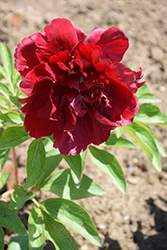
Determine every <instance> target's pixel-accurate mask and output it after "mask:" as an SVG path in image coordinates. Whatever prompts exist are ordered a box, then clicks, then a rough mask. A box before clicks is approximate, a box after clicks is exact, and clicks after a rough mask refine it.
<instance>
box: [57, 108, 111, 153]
mask: <svg viewBox="0 0 167 250" xmlns="http://www.w3.org/2000/svg"><path fill="white" fill-rule="evenodd" d="M81 128H82V131H81ZM109 135H110V130H107V129H105V128H104V126H101V124H100V123H99V122H98V121H97V120H96V119H94V117H93V116H92V115H90V114H88V113H86V114H85V115H84V116H83V117H79V118H78V119H77V123H76V126H75V129H74V130H73V131H71V132H70V133H57V131H55V132H54V139H55V143H54V147H58V148H59V150H60V153H61V154H68V155H69V154H72V155H76V154H79V153H81V152H83V151H85V150H86V148H87V147H88V146H89V145H90V144H91V143H93V144H95V145H99V144H101V143H102V142H104V141H107V139H108V137H109Z"/></svg>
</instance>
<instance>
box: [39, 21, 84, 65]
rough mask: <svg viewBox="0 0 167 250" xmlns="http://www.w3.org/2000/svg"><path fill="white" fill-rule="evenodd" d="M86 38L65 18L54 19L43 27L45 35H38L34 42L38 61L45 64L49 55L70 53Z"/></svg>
mask: <svg viewBox="0 0 167 250" xmlns="http://www.w3.org/2000/svg"><path fill="white" fill-rule="evenodd" d="M85 37H86V36H85V35H84V33H82V32H81V31H80V30H79V29H77V28H75V27H74V26H73V25H72V23H71V22H70V21H69V20H67V19H65V18H62V19H61V18H57V19H54V20H53V21H52V22H51V24H50V25H47V26H46V27H45V35H43V34H39V36H38V39H37V41H36V45H37V47H38V50H37V56H38V58H39V60H40V61H41V62H42V61H45V62H47V61H48V60H49V57H50V56H51V55H54V54H56V53H58V52H59V51H64V50H69V51H71V50H72V49H73V48H74V47H75V46H76V45H77V44H78V42H79V41H80V40H82V39H84V38H85Z"/></svg>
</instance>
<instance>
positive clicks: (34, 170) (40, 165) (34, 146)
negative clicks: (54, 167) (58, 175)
mask: <svg viewBox="0 0 167 250" xmlns="http://www.w3.org/2000/svg"><path fill="white" fill-rule="evenodd" d="M45 164H46V157H45V149H44V145H43V142H42V140H41V139H35V140H33V141H32V142H31V144H30V145H29V149H28V156H27V180H26V184H25V187H24V188H25V189H27V188H30V187H32V186H34V185H35V184H36V183H37V182H38V180H39V178H40V177H41V175H42V174H43V171H44V170H45Z"/></svg>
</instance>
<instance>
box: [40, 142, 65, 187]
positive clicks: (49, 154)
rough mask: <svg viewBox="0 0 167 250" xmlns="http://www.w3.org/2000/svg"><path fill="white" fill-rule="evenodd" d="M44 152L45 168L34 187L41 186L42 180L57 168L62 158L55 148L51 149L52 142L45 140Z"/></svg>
mask: <svg viewBox="0 0 167 250" xmlns="http://www.w3.org/2000/svg"><path fill="white" fill-rule="evenodd" d="M44 146H45V152H46V165H45V166H46V167H45V171H43V173H42V175H41V177H40V179H39V180H38V182H37V184H36V186H38V187H39V188H40V185H43V182H44V180H45V179H46V178H47V177H48V176H49V175H50V174H51V173H52V172H53V171H54V170H55V169H56V168H57V166H58V165H59V163H60V162H61V160H62V156H61V154H60V152H59V150H58V149H57V148H53V142H52V141H51V140H50V139H49V138H46V139H45V142H44Z"/></svg>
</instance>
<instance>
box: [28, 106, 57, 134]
mask: <svg viewBox="0 0 167 250" xmlns="http://www.w3.org/2000/svg"><path fill="white" fill-rule="evenodd" d="M50 111H51V103H50V102H49V101H47V102H45V103H44V106H42V107H41V108H40V109H38V110H36V111H35V112H30V113H29V114H26V116H25V120H24V126H25V130H26V132H30V136H32V137H34V138H40V137H42V136H50V135H51V134H53V132H54V129H55V124H54V122H53V121H51V120H50Z"/></svg>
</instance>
